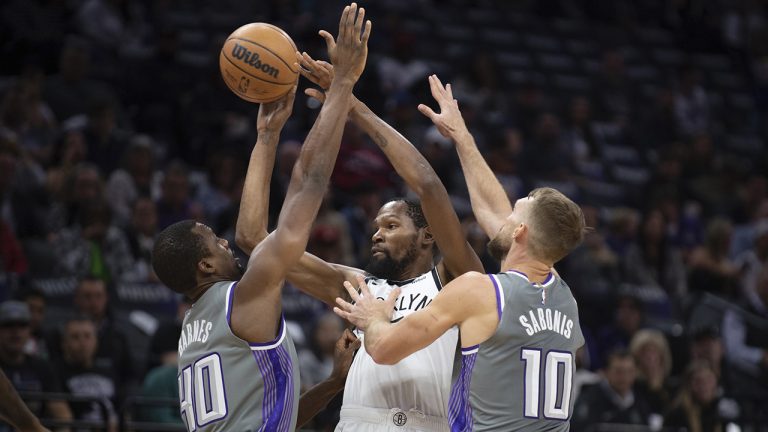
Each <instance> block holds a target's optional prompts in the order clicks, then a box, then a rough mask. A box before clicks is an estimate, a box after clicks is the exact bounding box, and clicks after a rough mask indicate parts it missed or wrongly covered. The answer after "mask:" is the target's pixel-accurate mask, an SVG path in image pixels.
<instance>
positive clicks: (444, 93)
mask: <svg viewBox="0 0 768 432" xmlns="http://www.w3.org/2000/svg"><path fill="white" fill-rule="evenodd" d="M429 88H430V90H431V91H432V97H434V98H435V101H437V104H438V106H439V107H440V113H436V112H434V111H432V108H430V107H428V106H426V105H424V104H419V107H418V108H419V111H420V112H421V113H422V114H424V115H425V116H427V117H429V119H430V120H432V123H434V124H435V126H436V127H437V130H438V131H440V133H441V134H442V135H443V136H444V137H446V138H454V137H455V136H456V134H458V133H461V132H464V131H466V130H467V125H466V124H465V123H464V117H462V116H461V111H459V102H458V101H457V100H456V99H454V98H453V91H452V90H451V85H450V84H448V85H446V86H445V87H443V83H442V82H440V78H438V77H437V75H430V76H429Z"/></svg>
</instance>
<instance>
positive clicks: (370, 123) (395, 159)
mask: <svg viewBox="0 0 768 432" xmlns="http://www.w3.org/2000/svg"><path fill="white" fill-rule="evenodd" d="M350 118H351V119H352V121H353V122H354V123H355V125H357V126H358V127H359V128H360V129H362V130H363V131H364V132H365V133H366V134H367V135H368V136H370V137H371V139H373V141H374V142H375V143H376V145H378V146H379V148H380V149H381V151H382V152H383V153H384V155H385V156H386V157H387V159H389V161H390V163H392V166H393V167H394V168H395V171H397V174H398V175H399V176H400V177H401V178H402V179H403V180H405V183H406V184H407V185H408V187H410V188H411V189H413V191H414V192H416V194H417V195H419V196H423V194H426V193H430V192H432V191H434V190H435V189H437V188H441V187H442V183H441V182H440V179H439V178H438V176H437V174H436V173H435V170H434V169H432V166H431V165H430V164H429V162H428V161H427V160H426V159H425V158H424V156H423V155H422V154H421V153H420V152H419V151H418V150H417V149H416V148H415V147H414V146H413V144H411V142H410V141H408V140H407V139H406V138H405V137H404V136H403V135H401V134H400V133H399V132H398V131H397V130H395V129H394V128H393V127H392V126H390V125H388V124H387V123H386V122H385V121H384V120H382V119H381V118H380V117H379V116H377V115H376V114H375V113H374V112H373V111H371V109H370V108H368V106H367V105H365V104H364V103H363V102H361V101H359V100H357V99H355V100H354V101H353V103H352V108H351V111H350Z"/></svg>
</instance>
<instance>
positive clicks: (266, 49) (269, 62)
mask: <svg viewBox="0 0 768 432" xmlns="http://www.w3.org/2000/svg"><path fill="white" fill-rule="evenodd" d="M295 62H296V44H294V43H293V40H291V37H290V36H288V34H287V33H286V32H284V31H283V30H282V29H280V28H279V27H276V26H273V25H272V24H267V23H251V24H246V25H244V26H242V27H240V28H239V29H237V30H235V31H234V32H232V34H231V35H229V37H228V38H227V40H226V42H224V46H223V47H222V48H221V54H219V68H220V69H221V77H222V78H223V79H224V82H225V83H227V87H229V89H230V90H232V91H233V92H234V93H235V94H236V95H238V96H240V97H241V98H243V99H245V100H247V101H249V102H256V103H262V102H272V101H274V100H277V99H279V98H280V97H281V96H283V95H284V94H286V93H288V91H289V90H290V89H291V86H292V85H293V83H294V82H296V78H297V76H298V74H299V70H298V68H297V67H296V66H294V63H295Z"/></svg>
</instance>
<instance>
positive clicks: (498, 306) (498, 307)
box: [488, 274, 501, 322]
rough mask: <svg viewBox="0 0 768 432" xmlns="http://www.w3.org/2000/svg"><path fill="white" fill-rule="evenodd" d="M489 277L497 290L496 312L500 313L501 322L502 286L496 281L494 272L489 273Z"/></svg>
mask: <svg viewBox="0 0 768 432" xmlns="http://www.w3.org/2000/svg"><path fill="white" fill-rule="evenodd" d="M488 277H489V278H491V282H493V288H494V291H496V313H497V314H498V315H499V322H501V287H499V284H498V282H496V278H495V277H493V275H492V274H489V275H488Z"/></svg>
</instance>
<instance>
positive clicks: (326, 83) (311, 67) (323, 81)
mask: <svg viewBox="0 0 768 432" xmlns="http://www.w3.org/2000/svg"><path fill="white" fill-rule="evenodd" d="M329 36H330V35H329ZM298 58H299V66H300V67H299V73H300V74H301V75H302V76H303V77H304V78H306V79H308V80H310V81H312V82H313V83H315V84H317V85H318V86H319V87H320V89H319V90H318V89H316V88H308V89H306V90H304V94H306V95H307V96H309V97H311V98H315V99H317V100H318V101H320V103H323V102H325V93H324V92H325V91H326V90H328V88H329V87H330V86H331V81H333V65H332V64H330V63H328V62H325V61H322V60H315V59H313V58H312V57H311V56H310V55H309V54H307V53H306V52H304V53H301V54H299V55H298Z"/></svg>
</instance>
